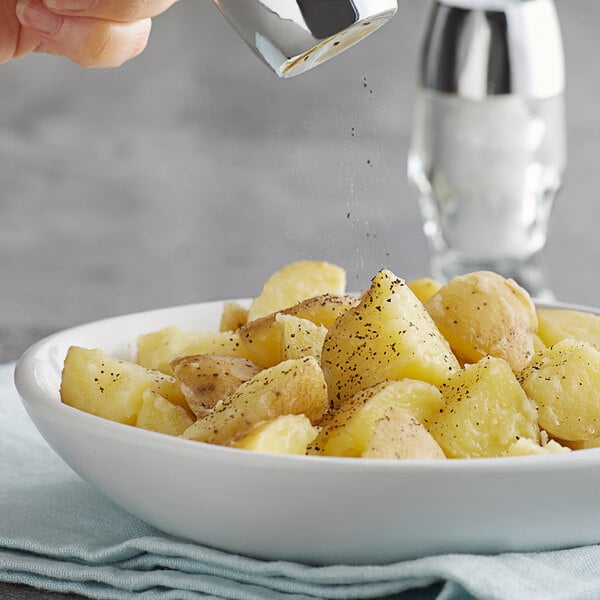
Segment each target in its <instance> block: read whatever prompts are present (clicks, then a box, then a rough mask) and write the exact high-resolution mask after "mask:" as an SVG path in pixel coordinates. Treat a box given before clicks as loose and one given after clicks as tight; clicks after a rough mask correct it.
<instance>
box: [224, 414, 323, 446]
mask: <svg viewBox="0 0 600 600" xmlns="http://www.w3.org/2000/svg"><path fill="white" fill-rule="evenodd" d="M317 433H318V429H317V428H316V427H314V426H313V425H312V424H311V422H310V420H309V419H308V417H306V416H305V415H282V416H281V417H276V418H275V419H273V420H272V421H267V422H266V423H259V424H258V425H256V426H255V427H253V428H252V429H251V430H250V432H249V433H247V434H246V435H245V436H244V437H243V438H241V439H239V440H237V441H236V442H234V443H233V444H232V445H233V446H234V447H235V448H243V449H244V450H255V451H256V452H268V453H269V454H306V448H307V447H308V445H309V444H310V443H311V442H312V441H313V440H314V439H315V437H317Z"/></svg>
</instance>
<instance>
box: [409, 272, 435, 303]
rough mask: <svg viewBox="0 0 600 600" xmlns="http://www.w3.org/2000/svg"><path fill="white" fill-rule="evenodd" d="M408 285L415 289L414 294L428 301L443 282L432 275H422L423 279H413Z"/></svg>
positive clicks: (421, 299) (422, 300) (423, 300)
mask: <svg viewBox="0 0 600 600" xmlns="http://www.w3.org/2000/svg"><path fill="white" fill-rule="evenodd" d="M406 285H408V287H409V288H410V289H411V290H412V291H413V293H414V295H415V296H416V297H417V298H418V299H419V300H420V301H421V302H423V303H424V302H426V301H427V300H429V298H431V297H432V296H433V295H435V294H437V293H438V292H439V291H440V289H441V287H442V284H441V283H440V282H439V281H436V280H435V279H432V278H431V277H422V278H421V279H413V280H412V281H409V282H408V283H407V284H406Z"/></svg>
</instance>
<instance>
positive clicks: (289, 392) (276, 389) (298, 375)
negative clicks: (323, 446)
mask: <svg viewBox="0 0 600 600" xmlns="http://www.w3.org/2000/svg"><path fill="white" fill-rule="evenodd" d="M328 408H329V401H328V398H327V388H326V386H325V380H324V379H323V373H322V371H321V368H320V366H319V363H318V361H317V360H316V359H315V358H313V357H307V358H302V359H298V360H287V361H284V362H282V363H279V364H278V365H275V366H274V367H271V368H269V369H265V370H264V371H261V372H260V373H258V375H255V376H254V377H253V378H252V379H250V380H249V381H246V382H245V383H243V384H242V385H241V386H240V387H239V388H238V389H237V391H236V392H234V393H233V394H232V395H231V396H229V397H228V398H226V399H224V400H221V401H220V402H219V403H218V404H217V405H216V406H215V408H214V409H213V411H212V412H211V413H209V414H208V415H207V416H206V417H204V418H203V419H200V420H198V421H196V423H194V424H193V425H192V426H191V427H190V428H189V429H187V430H186V431H185V432H184V433H183V437H184V438H187V439H189V440H196V441H200V442H208V443H210V444H221V445H227V444H231V443H232V442H234V441H235V440H237V439H240V438H242V437H244V436H245V435H246V434H247V433H248V432H249V431H250V430H251V429H252V428H253V427H254V426H255V425H257V424H258V423H261V422H263V421H270V420H272V419H275V418H276V417H280V416H282V415H299V414H304V415H306V417H308V419H309V420H310V422H311V423H312V424H313V425H316V424H318V422H319V421H320V420H321V419H322V418H323V415H324V414H325V413H326V412H327V410H328Z"/></svg>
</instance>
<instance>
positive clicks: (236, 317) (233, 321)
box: [219, 302, 248, 332]
mask: <svg viewBox="0 0 600 600" xmlns="http://www.w3.org/2000/svg"><path fill="white" fill-rule="evenodd" d="M247 322H248V309H247V308H244V307H243V306H242V305H241V304H238V303H237V302H225V303H224V304H223V312H222V313H221V322H220V323H219V331H221V332H223V331H237V330H238V329H239V328H240V327H242V325H245V324H246V323H247Z"/></svg>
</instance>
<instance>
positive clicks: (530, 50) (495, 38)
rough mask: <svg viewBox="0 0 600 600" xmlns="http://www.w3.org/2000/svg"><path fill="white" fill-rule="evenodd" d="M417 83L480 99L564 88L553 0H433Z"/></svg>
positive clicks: (549, 94) (552, 92) (531, 95)
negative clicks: (418, 81)
mask: <svg viewBox="0 0 600 600" xmlns="http://www.w3.org/2000/svg"><path fill="white" fill-rule="evenodd" d="M420 79H421V84H422V86H423V87H425V88H429V89H434V90H438V91H441V92H450V93H454V94H457V95H458V96H461V97H464V98H469V99H472V100H479V99H482V98H485V97H487V96H494V95H501V94H519V95H522V96H524V97H526V98H530V99H540V98H549V97H552V96H557V95H559V94H561V93H562V92H563V91H564V86H565V67H564V52H563V44H562V36H561V30H560V25H559V21H558V15H557V12H556V6H555V4H554V1H553V0H521V1H514V0H512V1H510V0H504V1H499V0H435V1H434V2H433V5H432V7H431V11H430V13H429V20H428V25H427V28H426V32H425V38H424V41H423V48H422V55H421V72H420Z"/></svg>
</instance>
